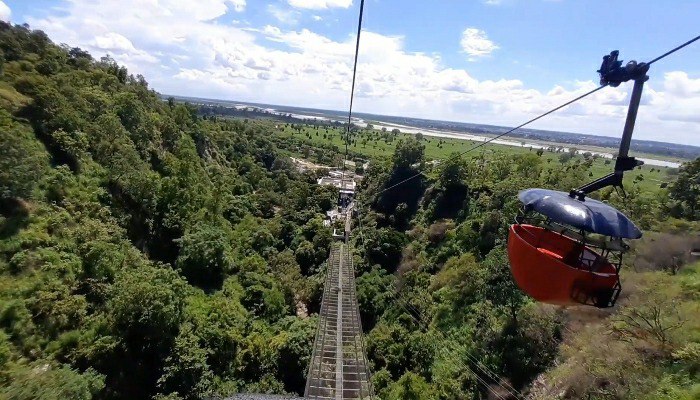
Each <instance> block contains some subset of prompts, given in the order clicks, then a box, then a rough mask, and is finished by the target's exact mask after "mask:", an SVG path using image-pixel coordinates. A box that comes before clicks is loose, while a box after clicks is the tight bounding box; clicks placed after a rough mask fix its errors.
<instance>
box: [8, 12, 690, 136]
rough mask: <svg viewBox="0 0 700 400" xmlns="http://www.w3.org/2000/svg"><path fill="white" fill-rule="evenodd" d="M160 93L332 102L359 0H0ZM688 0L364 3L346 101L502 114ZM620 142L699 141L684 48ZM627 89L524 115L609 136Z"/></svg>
mask: <svg viewBox="0 0 700 400" xmlns="http://www.w3.org/2000/svg"><path fill="white" fill-rule="evenodd" d="M3 1H4V3H0V17H2V18H4V19H8V18H9V20H11V21H12V22H14V23H24V22H27V23H29V24H30V25H31V26H32V27H34V28H37V29H42V30H44V31H46V32H47V33H48V34H49V36H50V37H51V38H52V39H54V40H55V41H57V42H65V43H68V44H70V45H73V46H79V47H82V48H85V49H87V50H89V51H90V52H92V53H93V54H94V55H95V56H98V57H99V56H102V55H104V54H109V55H110V56H112V57H114V58H115V59H116V60H117V61H119V62H121V63H124V64H126V65H127V66H128V67H129V69H130V71H132V72H134V73H141V74H143V75H144V76H146V78H147V79H148V81H149V82H151V84H152V86H153V87H154V88H155V89H156V90H158V91H161V92H163V93H168V94H182V95H191V96H202V97H213V98H225V99H234V100H243V101H256V102H265V103H273V104H286V105H299V106H309V107H320V108H333V109H343V108H345V107H346V106H347V101H348V99H347V96H348V90H349V81H350V67H351V61H352V50H353V47H354V43H353V41H354V34H355V33H354V31H355V29H356V18H357V12H358V7H359V0H269V1H265V0H199V1H190V0H148V1H146V0H122V1H116V0H114V1H92V0H70V1H51V0H3ZM698 16H700V2H698V1H673V2H660V1H573V0H558V1H555V0H500V1H498V0H470V1H467V0H441V1H433V2H427V1H411V2H409V1H401V0H366V4H365V24H364V31H363V41H362V45H361V46H362V51H361V55H360V65H359V70H358V97H357V100H356V107H357V108H356V109H357V110H359V111H365V112H374V113H384V114H392V115H406V116H414V117H426V118H439V119H449V120H458V121H467V122H478V123H491V124H497V125H506V126H507V125H513V124H518V123H520V122H522V121H524V120H527V119H529V118H530V117H532V116H534V115H536V114H537V113H539V112H542V111H544V110H546V109H548V108H551V107H553V106H555V105H558V104H559V103H563V102H565V101H566V100H568V99H569V98H572V97H575V96H576V95H578V94H580V93H583V92H585V91H587V90H589V89H590V88H592V87H595V85H596V82H597V79H598V78H597V75H596V72H595V71H596V69H598V67H599V65H600V60H601V57H602V56H603V55H604V54H606V53H608V52H609V51H611V50H614V49H619V50H620V52H621V55H622V58H623V59H624V60H628V59H632V58H634V59H637V60H640V61H643V60H648V59H650V58H652V57H655V56H656V55H658V54H660V53H663V52H664V51H666V50H667V49H669V48H671V47H674V46H675V45H677V44H679V43H681V42H684V41H686V40H688V39H689V38H691V37H694V36H697V35H698V34H700V25H699V24H698V22H697V18H698ZM650 75H651V79H650V81H649V84H648V85H647V90H646V92H645V98H644V106H643V107H642V109H641V110H640V117H639V122H638V130H637V134H636V137H638V138H643V139H655V140H665V141H673V142H678V143H688V144H695V145H700V112H698V111H699V110H700V43H697V44H695V45H694V46H692V47H689V48H687V49H685V50H683V51H682V52H679V53H677V54H675V55H673V56H671V57H669V58H667V59H665V60H664V61H663V62H661V63H659V64H657V65H655V66H654V67H653V69H652V70H651V71H650ZM629 86H631V85H623V86H621V87H620V88H617V89H613V88H607V89H605V90H604V91H601V92H599V93H598V94H596V95H594V96H591V97H590V98H588V99H587V100H586V101H584V102H582V103H580V104H577V105H576V106H573V107H569V108H567V109H565V110H562V112H561V113H559V114H557V115H556V116H554V117H552V118H547V119H545V120H543V121H542V122H540V123H538V124H537V125H535V127H539V128H544V129H558V130H565V131H574V132H583V133H591V134H602V135H608V136H619V133H620V131H621V127H622V125H623V123H624V113H625V105H626V101H627V98H628V92H629V89H630V87H629Z"/></svg>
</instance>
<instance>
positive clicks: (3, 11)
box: [0, 0, 12, 21]
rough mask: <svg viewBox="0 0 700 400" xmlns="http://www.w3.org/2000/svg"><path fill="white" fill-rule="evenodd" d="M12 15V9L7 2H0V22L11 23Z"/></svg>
mask: <svg viewBox="0 0 700 400" xmlns="http://www.w3.org/2000/svg"><path fill="white" fill-rule="evenodd" d="M10 15H12V11H11V10H10V7H8V6H7V4H5V2H3V1H2V0H0V21H9V20H10Z"/></svg>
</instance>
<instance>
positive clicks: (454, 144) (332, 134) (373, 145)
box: [274, 124, 675, 193]
mask: <svg viewBox="0 0 700 400" xmlns="http://www.w3.org/2000/svg"><path fill="white" fill-rule="evenodd" d="M276 126H277V128H276V129H274V132H275V134H277V135H280V136H282V137H294V138H296V139H297V140H300V141H302V142H303V143H305V144H308V145H309V146H326V147H327V146H331V147H332V146H337V148H338V149H339V151H341V152H342V151H343V149H344V148H345V142H344V138H343V132H344V128H342V127H328V128H326V127H323V126H320V127H316V126H310V125H308V126H301V129H300V130H299V129H296V125H295V128H293V127H292V126H291V125H286V124H277V125H276ZM354 135H355V136H354V137H355V138H356V140H354V141H353V143H352V144H351V145H350V148H349V150H350V151H351V152H352V153H355V154H357V155H360V156H362V157H366V158H368V159H372V158H378V157H390V156H391V155H392V154H393V152H394V148H395V146H396V143H397V142H398V140H400V139H402V138H407V137H412V136H414V135H412V134H404V133H399V134H397V135H395V136H394V135H393V134H392V135H391V136H394V138H393V140H386V139H385V138H383V137H382V132H381V131H378V130H373V131H369V130H362V131H359V132H356V133H354ZM423 143H424V144H425V156H426V159H427V160H428V161H430V160H441V159H445V158H448V157H450V155H452V154H453V153H455V152H458V153H462V152H465V151H467V150H469V149H471V148H473V147H474V146H477V145H479V144H480V143H481V142H478V141H471V140H466V139H452V138H438V137H431V136H424V137H423ZM536 151H537V150H536V149H531V148H520V147H515V146H508V145H502V144H486V145H482V146H481V147H479V148H478V149H476V150H473V151H470V152H469V153H467V154H465V155H464V157H473V156H476V155H478V154H482V153H490V152H501V153H505V154H512V155H516V154H524V153H529V152H532V153H534V152H536ZM561 155H562V153H556V152H549V151H545V152H544V153H543V154H542V157H543V158H544V159H545V160H551V161H546V162H548V163H551V164H554V165H562V164H560V161H559V157H560V156H561ZM632 155H634V154H632ZM576 157H578V158H580V159H582V158H583V156H580V155H579V156H576ZM607 161H608V162H609V164H606V160H605V159H603V158H597V159H595V160H594V161H593V164H592V167H591V172H592V173H593V177H592V178H591V180H593V179H594V178H598V177H600V176H603V175H606V174H608V173H610V172H612V170H613V167H614V161H612V160H607ZM672 170H673V168H668V167H657V166H651V165H644V166H642V167H641V168H637V169H635V170H634V171H630V172H628V173H627V174H625V185H626V186H631V185H632V184H633V182H635V183H636V184H637V185H639V186H640V188H641V189H642V191H643V192H650V193H655V192H656V191H657V190H659V189H660V188H661V186H663V185H662V184H663V183H670V182H672V181H673V180H674V179H675V178H674V177H673V176H671V175H669V171H672ZM638 176H641V177H642V179H641V180H637V181H635V179H638V178H637V177H638Z"/></svg>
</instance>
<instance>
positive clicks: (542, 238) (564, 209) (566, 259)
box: [508, 189, 642, 308]
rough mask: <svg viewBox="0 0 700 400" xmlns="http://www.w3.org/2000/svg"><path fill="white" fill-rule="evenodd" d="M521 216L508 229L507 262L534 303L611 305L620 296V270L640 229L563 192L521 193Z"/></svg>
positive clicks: (613, 211) (619, 215) (612, 211)
mask: <svg viewBox="0 0 700 400" xmlns="http://www.w3.org/2000/svg"><path fill="white" fill-rule="evenodd" d="M518 198H519V199H520V201H521V202H522V203H523V205H524V207H523V213H522V214H521V215H519V216H518V217H517V218H516V223H515V224H514V225H512V226H511V227H510V232H509V236H508V258H509V260H510V265H511V271H512V273H513V277H514V279H515V281H516V283H517V284H518V286H519V287H520V288H521V289H522V290H523V291H524V292H525V293H527V294H528V295H530V296H531V297H533V298H534V299H535V300H537V301H541V302H544V303H550V304H558V305H579V304H586V305H592V306H596V307H600V308H605V307H612V306H613V305H614V304H615V301H616V300H617V297H618V296H619V294H620V290H621V285H620V277H619V272H620V267H621V265H622V256H623V254H624V253H625V251H626V250H627V249H628V246H627V245H626V244H625V243H624V242H623V240H622V239H637V238H640V237H641V236H642V233H641V231H640V230H639V229H638V228H637V227H636V226H635V225H634V223H633V222H632V221H630V219H629V218H627V217H626V216H625V215H624V214H622V213H621V212H619V211H618V210H616V209H615V208H613V207H611V206H609V205H607V204H605V203H602V202H600V201H597V200H593V199H590V198H586V199H584V200H579V199H576V198H573V197H570V196H569V194H567V193H564V192H557V191H553V190H545V189H528V190H524V191H522V192H520V193H519V195H518Z"/></svg>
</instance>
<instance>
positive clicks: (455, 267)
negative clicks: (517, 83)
mask: <svg viewBox="0 0 700 400" xmlns="http://www.w3.org/2000/svg"><path fill="white" fill-rule="evenodd" d="M0 125H1V127H0V398H2V399H17V400H20V399H47V400H48V399H93V398H94V399H158V400H166V399H168V400H176V399H198V398H211V397H214V398H217V397H225V396H228V395H231V394H234V393H276V394H297V395H300V394H302V393H303V390H304V384H305V377H306V370H307V367H308V364H309V360H310V357H311V348H312V344H313V340H314V335H315V333H316V327H317V313H318V309H319V304H320V301H321V295H322V293H321V291H322V286H323V280H324V277H325V265H324V261H325V260H326V258H327V257H328V254H329V250H330V247H331V245H332V241H333V239H332V235H331V231H330V229H329V228H328V227H325V226H324V224H323V220H324V217H325V216H324V213H325V212H326V211H328V210H330V209H332V208H333V207H335V206H336V201H337V192H336V190H335V189H333V188H328V187H325V186H319V185H317V184H316V179H317V178H318V177H319V174H322V173H323V171H318V172H317V171H313V170H310V171H305V172H300V171H299V169H298V168H297V167H296V166H295V164H294V163H293V162H292V161H291V159H290V156H294V157H302V158H307V159H309V160H311V161H313V162H317V163H319V164H325V165H334V164H335V163H336V162H337V161H338V160H337V158H338V157H337V154H338V150H339V149H338V143H339V140H340V143H342V142H343V141H345V140H347V141H352V142H354V143H357V139H356V138H362V137H363V135H364V136H365V137H373V136H379V135H380V134H381V133H378V132H373V131H371V130H369V129H365V130H364V131H360V130H358V131H353V132H352V135H354V136H351V137H343V136H342V130H339V129H335V130H334V129H333V128H332V127H331V128H330V130H329V128H328V127H318V126H312V125H308V126H303V127H301V128H299V129H298V130H296V132H297V133H296V134H294V133H292V131H293V129H292V127H291V126H288V125H284V124H282V125H283V126H281V127H280V126H279V125H280V124H279V122H275V121H260V120H246V119H237V118H227V117H225V116H217V115H208V114H207V113H203V112H202V110H201V109H200V108H198V107H195V106H193V105H189V104H183V103H177V102H175V101H174V100H172V99H170V100H166V101H164V100H163V99H162V97H161V96H160V94H158V93H156V92H155V91H154V90H152V89H149V86H148V83H147V81H146V78H144V77H143V76H139V75H136V76H134V75H132V74H130V73H129V71H127V70H126V69H125V68H124V67H122V66H120V65H119V64H117V63H116V62H115V61H114V60H112V59H111V58H109V57H105V58H101V59H99V60H97V59H95V58H93V57H92V56H91V55H90V54H88V53H87V52H85V51H83V50H81V49H79V48H71V47H69V46H66V45H61V46H59V45H56V44H54V43H52V41H51V40H50V39H49V38H48V37H47V36H46V35H45V34H44V33H43V32H41V31H36V30H32V29H30V28H29V27H28V26H26V25H25V26H19V25H17V26H15V25H10V24H6V23H3V22H0ZM324 135H326V136H325V137H323V136H324ZM322 138H323V139H322ZM379 140H380V141H383V142H382V143H383V144H382V145H381V146H386V147H385V148H384V147H383V149H384V151H381V152H380V151H377V150H376V148H372V147H371V146H370V147H369V148H367V147H365V149H366V150H363V147H362V140H360V146H357V145H354V146H352V147H351V157H352V158H353V159H354V160H355V161H357V165H358V166H359V165H361V162H364V161H366V160H369V168H367V170H359V167H358V172H363V174H364V179H363V180H362V183H361V184H360V187H359V193H358V198H357V200H356V204H357V207H358V210H359V213H358V214H357V218H356V219H355V221H354V223H355V229H354V231H353V235H352V237H351V239H350V242H351V244H352V245H353V248H354V249H355V252H354V259H355V260H354V265H355V266H356V269H357V271H356V274H357V291H358V298H359V302H360V311H361V315H362V323H363V328H364V331H365V333H366V344H367V355H368V358H369V362H370V366H371V369H372V372H373V377H372V383H373V387H374V391H375V393H376V394H377V396H378V397H379V398H382V399H485V398H495V397H494V396H500V397H502V398H518V397H519V398H530V399H552V398H563V399H579V398H587V399H698V398H700V319H698V318H697V316H698V315H700V262H698V261H697V259H695V260H694V259H693V258H692V255H691V252H690V250H691V249H697V248H700V236H699V235H700V159H698V160H695V161H692V162H688V163H686V164H684V165H683V166H682V167H681V168H680V169H678V170H672V171H671V170H669V171H663V172H662V171H661V170H655V171H650V170H646V169H645V170H643V171H634V172H635V174H634V175H631V176H630V178H629V179H628V182H626V183H627V185H626V195H625V196H623V195H622V194H621V193H617V192H615V191H612V190H604V191H602V192H600V193H599V198H601V199H603V200H606V201H608V202H610V203H611V204H613V205H614V206H615V207H618V208H619V209H620V210H622V211H623V212H625V213H626V214H627V215H629V216H630V217H631V218H632V219H633V220H635V221H636V222H637V223H638V224H639V225H640V227H642V228H643V229H645V236H644V238H643V239H641V240H639V241H636V242H635V243H632V246H633V251H632V252H631V254H630V255H629V256H628V257H627V259H626V265H625V268H624V269H623V272H622V285H623V294H622V296H621V298H620V301H619V306H617V307H615V308H613V309H611V310H596V309H591V308H585V307H570V308H562V307H554V306H548V305H543V304H538V303H535V302H534V301H532V300H530V299H529V298H528V297H526V296H525V295H524V294H523V293H522V292H521V291H520V290H519V289H518V288H517V287H516V286H515V284H514V283H513V281H512V278H511V275H510V270H509V265H508V260H507V257H506V252H505V247H504V246H505V238H506V236H507V235H506V232H507V228H508V226H509V224H510V223H512V220H513V216H514V215H515V214H516V213H517V210H518V208H519V207H520V204H519V202H518V200H517V197H516V194H517V192H518V191H519V190H521V189H524V188H528V187H546V188H552V189H560V190H569V189H571V188H573V187H577V186H579V185H581V184H583V183H586V182H588V181H590V180H591V176H594V175H595V176H598V174H599V172H600V171H601V170H604V169H605V167H607V168H611V166H610V165H606V164H604V163H603V162H602V160H593V159H592V158H590V157H581V156H573V155H572V156H570V157H562V156H561V155H558V154H557V155H554V154H548V153H547V152H544V154H543V153H536V152H532V151H527V150H522V151H519V152H513V151H507V150H504V149H502V148H498V147H489V148H488V149H487V151H484V152H480V153H474V154H472V155H470V157H467V158H457V157H451V158H449V159H448V161H444V160H443V161H442V162H440V163H435V162H433V161H434V160H435V159H437V158H441V157H442V152H447V150H444V146H443V143H440V145H441V146H440V147H439V148H440V153H438V152H436V150H432V152H430V151H428V152H426V148H427V149H431V148H433V149H434V148H436V146H437V143H429V144H428V143H426V142H427V139H425V138H421V137H418V138H414V137H408V136H401V137H390V136H388V135H384V136H383V138H382V139H379ZM450 147H451V146H450ZM442 158H444V157H442ZM418 172H421V173H422V174H421V175H417V173H418ZM650 174H652V175H651V176H653V177H654V179H663V180H664V183H663V184H661V185H658V184H650V183H649V181H650V179H649V176H650ZM416 175H417V176H416ZM411 176H416V178H414V180H413V181H412V182H411V184H409V185H401V186H400V187H397V188H396V189H395V190H386V191H384V189H385V188H388V187H390V186H392V185H393V184H395V183H398V182H401V181H402V180H404V179H406V178H408V177H411ZM640 176H641V178H639V177H640ZM494 393H495V394H494Z"/></svg>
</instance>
